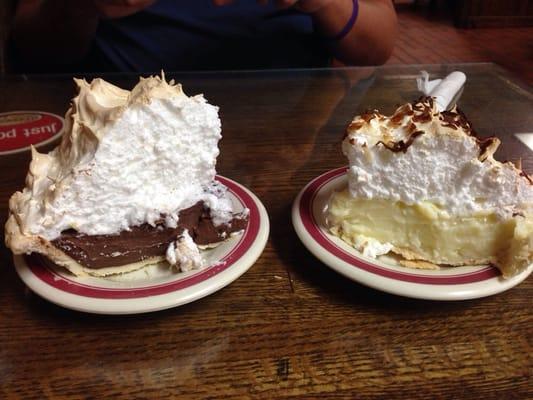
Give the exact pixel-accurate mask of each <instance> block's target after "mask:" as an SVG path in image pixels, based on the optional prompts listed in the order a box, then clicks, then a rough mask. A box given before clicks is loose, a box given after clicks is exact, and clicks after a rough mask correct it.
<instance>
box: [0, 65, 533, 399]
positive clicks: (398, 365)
mask: <svg viewBox="0 0 533 400" xmlns="http://www.w3.org/2000/svg"><path fill="white" fill-rule="evenodd" d="M420 69H421V67H420V66H415V67H388V68H387V67H385V68H380V69H372V68H369V69H339V70H322V71H278V72H249V73H225V74H220V73H205V74H179V75H178V74H168V75H170V76H171V77H174V78H176V79H177V80H178V81H180V82H183V84H184V88H185V91H186V92H187V93H188V94H195V93H204V94H205V96H206V97H207V99H208V100H209V101H210V102H211V103H213V104H217V105H219V106H220V114H221V118H222V122H223V136H224V138H223V140H222V142H221V144H220V148H221V155H220V157H219V161H218V171H219V173H221V174H223V175H224V176H227V177H230V178H232V179H234V180H236V181H238V182H240V183H242V184H243V185H245V186H247V187H248V188H249V189H251V190H252V191H253V192H254V193H255V194H256V195H257V196H258V197H259V198H261V200H262V201H263V203H264V204H265V206H266V208H267V210H268V213H269V215H270V221H271V235H270V239H269V241H268V244H267V247H266V249H265V251H264V252H263V254H262V256H261V257H260V258H259V260H258V261H257V262H256V263H255V265H254V266H253V267H252V268H251V269H250V270H249V271H248V272H247V273H245V274H244V275H243V276H242V277H241V278H239V279H238V280H236V281H235V282H234V283H232V284H231V285H229V286H227V287H226V288H224V289H222V290H220V291H219V292H217V293H215V294H213V295H210V296H208V297H206V298H204V299H201V300H199V301H196V302H194V303H191V304H188V305H185V306H182V307H178V308H174V309H169V310H166V311H160V312H155V313H151V314H144V315H133V316H102V315H91V314H84V313H79V312H75V311H70V310H66V309H63V308H61V307H58V306H55V305H53V304H51V303H49V302H48V301H46V300H43V299H41V298H39V297H38V296H36V295H34V294H32V293H31V292H30V291H29V290H28V289H26V288H25V286H24V284H23V283H22V282H21V280H20V279H19V278H18V276H17V274H16V272H15V270H14V268H13V264H12V256H11V253H10V252H9V250H7V249H6V248H5V247H4V246H3V244H2V247H0V257H1V260H2V265H1V267H0V398H2V399H45V398H50V399H104V398H114V399H143V398H183V399H229V398H244V399H245V398H257V399H280V398H294V399H303V398H305V399H312V398H317V399H318V398H320V399H323V398H335V399H340V398H346V399H374V398H382V399H487V400H488V399H527V398H533V388H532V384H531V372H532V362H531V339H532V311H531V308H532V303H531V298H532V289H533V281H532V279H531V278H530V279H528V280H526V281H524V282H523V283H522V284H520V285H519V286H517V287H515V288H513V289H511V290H509V291H507V292H504V293H501V294H499V295H495V296H492V297H488V298H483V299H477V300H469V301H459V302H433V301H421V300H413V299H408V298H401V297H396V296H393V295H389V294H385V293H381V292H379V291H376V290H373V289H369V288H366V287H364V286H361V285H359V284H357V283H354V282H352V281H349V280H348V279H346V278H343V277H342V276H340V275H338V274H337V273H335V272H334V271H332V270H331V269H329V268H328V267H326V266H325V265H324V264H322V263H321V262H320V261H318V260H317V259H315V258H314V257H313V256H312V255H311V253H309V252H308V251H307V250H306V248H305V247H304V246H303V245H302V244H301V243H300V242H299V240H298V238H297V236H296V234H295V232H294V230H293V228H292V224H291V219H290V208H291V204H292V202H293V200H294V198H295V196H296V194H297V193H298V192H299V190H300V189H301V188H302V187H303V186H304V185H305V184H306V183H307V182H308V181H309V180H311V179H312V178H314V177H316V176H317V175H319V174H321V173H322V172H325V171H327V170H329V169H332V168H335V167H339V166H342V165H343V164H344V162H345V161H344V158H343V156H342V154H341V152H340V142H341V138H342V134H343V130H344V127H345V126H346V125H347V123H348V122H349V120H350V119H351V117H352V116H353V115H354V114H356V113H357V112H360V111H363V110H365V109H367V108H379V109H380V110H382V111H383V112H386V113H390V112H391V111H392V110H393V109H394V106H395V105H397V104H401V103H403V102H406V101H410V100H412V99H414V98H416V97H418V93H417V92H416V85H415V81H414V76H415V75H416V73H417V72H418V71H419V70H420ZM426 69H428V70H429V71H431V72H433V73H435V74H436V75H444V74H446V73H447V72H450V71H452V70H454V69H461V70H463V71H465V72H466V73H467V75H468V82H467V86H466V88H465V90H464V93H463V96H462V98H461V101H460V104H461V107H462V109H463V110H464V111H465V113H466V114H467V115H468V116H469V118H470V119H471V121H472V122H473V124H474V126H475V128H476V129H477V131H478V132H479V133H480V134H481V135H483V136H489V135H497V136H499V137H500V138H501V139H502V142H503V146H502V149H501V150H500V151H499V152H498V156H499V158H500V159H511V160H514V159H517V158H521V159H522V163H523V166H524V168H525V169H526V170H527V171H529V172H530V173H531V172H533V153H532V152H531V151H530V150H528V148H527V147H525V146H524V145H523V144H521V142H519V141H518V140H517V139H516V138H515V137H514V136H513V134H514V133H517V132H522V133H524V132H532V129H533V95H532V93H531V91H530V90H529V88H527V87H524V86H520V85H518V84H516V83H514V81H513V80H512V78H510V77H509V76H508V75H507V74H506V73H505V72H504V71H502V70H501V69H499V68H498V67H495V66H493V65H490V64H479V65H461V66H433V67H430V66H428V67H426ZM106 79H108V80H110V81H112V82H114V83H117V84H119V85H121V86H124V87H131V86H132V85H133V83H134V82H135V80H136V78H134V77H128V76H122V75H109V76H107V77H106ZM73 91H74V86H73V84H72V81H71V77H67V76H46V77H17V78H9V79H5V80H3V81H0V112H4V111H11V110H34V109H37V110H44V111H49V112H54V113H58V114H64V112H65V111H66V108H67V106H68V104H69V100H70V98H71V97H72V96H73ZM48 148H50V146H49V147H48ZM28 161H29V154H28V153H27V152H26V153H20V154H17V155H10V156H0V216H1V217H0V222H1V223H2V225H3V223H4V222H5V218H6V215H7V202H8V199H9V196H10V195H11V194H12V193H13V192H14V191H15V190H18V189H21V188H22V186H23V184H24V177H25V175H26V172H27V166H28ZM1 239H2V243H3V236H2V238H1Z"/></svg>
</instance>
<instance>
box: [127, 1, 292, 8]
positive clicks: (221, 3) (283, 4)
mask: <svg viewBox="0 0 533 400" xmlns="http://www.w3.org/2000/svg"><path fill="white" fill-rule="evenodd" d="M124 1H126V0H124ZM212 1H213V4H214V5H215V6H226V5H228V4H232V3H235V0H212ZM274 2H275V4H276V6H277V7H279V8H288V7H292V6H294V5H295V4H296V3H297V2H298V0H274ZM257 3H258V4H261V5H263V6H265V5H267V4H268V3H269V0H257Z"/></svg>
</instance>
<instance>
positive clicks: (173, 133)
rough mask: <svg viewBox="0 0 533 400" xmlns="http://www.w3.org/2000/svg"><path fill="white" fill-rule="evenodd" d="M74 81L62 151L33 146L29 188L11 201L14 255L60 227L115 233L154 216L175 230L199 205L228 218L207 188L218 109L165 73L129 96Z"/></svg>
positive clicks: (102, 84)
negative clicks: (181, 218)
mask: <svg viewBox="0 0 533 400" xmlns="http://www.w3.org/2000/svg"><path fill="white" fill-rule="evenodd" d="M75 82H76V85H77V87H78V95H77V96H76V97H75V98H74V99H73V100H72V103H71V108H70V109H69V110H68V112H67V114H66V128H65V133H64V135H63V138H62V141H61V144H60V145H59V146H58V147H57V148H56V149H54V150H53V151H51V152H50V153H48V154H41V153H39V152H38V151H37V150H35V149H32V161H31V163H30V167H29V172H28V175H27V178H26V187H25V188H24V189H23V190H22V191H21V192H16V193H15V194H14V195H13V196H12V198H11V199H10V205H9V211H10V216H9V220H8V223H7V225H6V243H7V245H8V246H9V247H11V248H12V249H13V251H14V252H15V253H23V252H31V251H34V250H39V248H40V247H39V246H41V247H42V246H43V243H44V242H46V241H51V240H53V239H55V238H57V237H58V236H59V235H60V234H61V232H62V231H64V230H67V229H75V230H76V231H78V232H80V233H84V234H89V235H94V234H113V233H118V232H120V231H121V230H125V229H129V227H131V226H136V225H140V224H143V223H149V224H152V225H153V224H155V222H156V221H158V220H160V219H161V218H164V219H165V221H166V224H167V225H168V226H176V224H177V218H178V212H179V211H180V210H181V209H184V208H187V207H189V206H192V205H193V204H195V203H196V202H198V201H204V202H205V203H206V204H208V205H209V207H210V208H211V212H212V215H213V218H214V219H215V220H217V221H219V222H220V223H224V222H227V221H229V219H230V218H231V209H232V207H231V204H230V203H231V202H230V200H229V199H228V198H227V197H226V196H225V195H224V194H223V193H225V188H224V187H222V185H219V184H217V183H215V181H214V178H215V173H216V171H215V164H216V157H217V156H218V153H219V151H218V141H219V139H220V138H221V133H220V119H219V117H218V108H217V107H215V106H212V105H210V104H208V103H207V101H206V100H205V99H204V98H203V96H201V95H198V96H193V97H188V96H186V95H185V94H184V93H183V90H182V88H181V85H179V84H174V82H173V81H171V82H167V81H166V80H165V78H164V75H162V76H161V77H157V76H156V77H153V76H152V77H149V78H146V79H141V80H140V81H139V83H138V84H137V85H136V86H135V87H134V88H133V90H132V91H131V92H130V91H127V90H123V89H120V88H118V87H116V86H114V85H112V84H110V83H108V82H106V81H104V80H102V79H94V80H92V81H91V82H87V81H85V80H82V79H75ZM221 193H222V194H221ZM41 250H42V249H41Z"/></svg>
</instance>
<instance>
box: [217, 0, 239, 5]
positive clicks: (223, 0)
mask: <svg viewBox="0 0 533 400" xmlns="http://www.w3.org/2000/svg"><path fill="white" fill-rule="evenodd" d="M234 2H235V0H213V4H214V5H215V6H227V5H228V4H231V3H234Z"/></svg>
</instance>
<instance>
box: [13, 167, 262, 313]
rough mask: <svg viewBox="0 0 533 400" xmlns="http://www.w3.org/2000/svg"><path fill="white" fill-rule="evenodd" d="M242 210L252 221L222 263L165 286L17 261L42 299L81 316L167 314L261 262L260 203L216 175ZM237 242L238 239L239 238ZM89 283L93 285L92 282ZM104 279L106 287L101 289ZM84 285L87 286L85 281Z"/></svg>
mask: <svg viewBox="0 0 533 400" xmlns="http://www.w3.org/2000/svg"><path fill="white" fill-rule="evenodd" d="M216 179H217V180H218V181H220V182H222V183H223V184H224V185H226V186H227V187H228V190H229V192H230V194H231V195H232V196H233V197H234V199H236V201H238V202H239V203H240V204H241V206H242V207H243V208H244V207H246V208H248V209H249V210H250V213H249V222H248V225H247V227H246V229H245V230H244V232H243V233H242V234H240V237H239V238H238V240H235V241H234V243H232V244H231V246H229V247H228V249H227V251H226V252H225V254H224V256H223V258H222V259H221V260H218V261H217V262H215V263H213V264H211V265H210V266H208V267H207V268H203V269H201V270H198V271H194V272H191V273H186V274H184V275H181V274H180V273H177V274H175V279H174V276H172V279H171V280H169V281H166V282H164V283H155V284H151V283H149V282H148V283H147V282H145V281H139V282H138V284H137V283H136V281H131V282H128V284H127V285H126V286H124V285H123V284H122V285H120V284H116V287H115V286H114V283H113V282H112V281H110V280H109V279H105V278H94V277H89V278H87V279H86V278H79V277H74V276H73V275H72V274H70V273H69V272H68V271H66V270H63V269H61V268H58V267H55V268H53V267H50V266H48V265H46V263H44V262H43V260H42V258H41V257H40V256H38V255H33V254H32V255H23V256H20V255H18V256H14V257H13V259H14V264H15V268H16V271H17V273H18V274H19V276H20V278H21V279H22V281H23V282H24V283H25V284H26V285H27V286H28V287H29V288H30V289H31V290H32V291H33V292H35V293H36V294H37V295H39V296H40V297H43V298H45V299H47V300H49V301H51V302H52V303H55V304H57V305H60V306H62V307H65V308H69V309H72V310H76V311H83V312H88V313H94V314H138V313H146V312H153V311H159V310H164V309H167V308H172V307H177V306H180V305H183V304H187V303H190V302H192V301H195V300H199V299H201V298H203V297H205V296H208V295H210V294H212V293H214V292H216V291H218V290H220V289H222V288H223V287H225V286H226V285H228V284H230V283H232V282H233V281H235V280H236V279H238V278H239V277H240V276H241V275H242V274H244V273H245V272H246V271H247V270H248V269H249V268H250V267H251V266H252V265H253V264H254V263H255V261H256V260H257V259H258V258H259V256H260V255H261V253H262V252H263V249H264V248H265V246H266V243H267V239H268V235H269V229H270V226H269V219H268V214H267V212H266V209H265V207H264V206H263V204H262V203H261V201H260V200H259V199H258V198H257V196H255V195H254V194H253V193H252V192H251V191H250V190H249V189H247V188H246V187H244V186H243V185H241V184H239V183H237V182H235V181H233V180H231V179H228V178H225V177H223V176H220V175H217V177H216ZM235 239H236V238H235ZM89 280H90V283H87V281H89ZM98 280H101V282H102V284H101V285H100V284H98V283H96V284H95V282H98ZM84 281H85V282H84Z"/></svg>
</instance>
